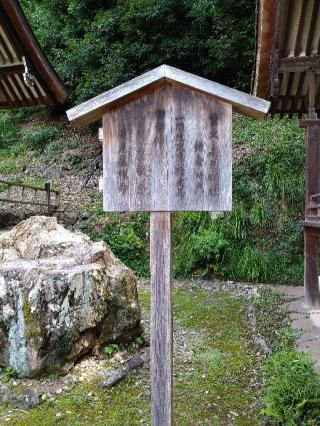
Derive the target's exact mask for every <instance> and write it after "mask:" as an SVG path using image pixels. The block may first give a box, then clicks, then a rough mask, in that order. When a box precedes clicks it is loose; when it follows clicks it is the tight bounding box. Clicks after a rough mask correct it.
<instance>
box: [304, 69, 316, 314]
mask: <svg viewBox="0 0 320 426" xmlns="http://www.w3.org/2000/svg"><path fill="white" fill-rule="evenodd" d="M315 93H316V76H315V71H314V70H311V71H309V117H308V119H306V120H301V121H300V126H301V127H305V128H306V136H307V147H306V164H305V180H306V185H305V224H306V225H305V229H304V292H305V304H306V305H307V306H310V307H314V308H317V307H320V291H319V278H318V236H317V234H316V232H315V229H313V227H312V222H314V221H317V222H318V221H319V219H320V217H319V215H318V211H319V210H318V207H319V201H317V198H313V197H317V194H319V193H320V120H318V119H317V114H316V110H315Z"/></svg>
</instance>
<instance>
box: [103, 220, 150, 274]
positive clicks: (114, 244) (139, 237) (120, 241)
mask: <svg viewBox="0 0 320 426" xmlns="http://www.w3.org/2000/svg"><path fill="white" fill-rule="evenodd" d="M108 219H109V222H108V223H107V225H106V226H105V229H104V235H103V239H104V241H105V242H106V243H107V244H108V245H109V246H110V248H111V250H112V251H113V252H114V253H115V255H116V256H118V257H119V258H120V259H121V260H122V261H123V262H124V263H125V264H126V265H127V266H129V267H130V268H132V269H133V270H134V271H135V272H136V273H137V274H138V275H139V276H148V275H149V234H148V226H149V215H148V214H146V213H136V214H131V215H121V214H109V215H108Z"/></svg>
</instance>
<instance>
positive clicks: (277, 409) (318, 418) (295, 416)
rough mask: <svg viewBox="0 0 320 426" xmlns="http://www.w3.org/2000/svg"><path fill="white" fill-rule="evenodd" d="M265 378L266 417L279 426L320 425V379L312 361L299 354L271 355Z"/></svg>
mask: <svg viewBox="0 0 320 426" xmlns="http://www.w3.org/2000/svg"><path fill="white" fill-rule="evenodd" d="M263 371H264V374H265V394H264V404H265V405H266V407H267V408H266V409H265V410H263V413H264V414H265V415H267V416H269V417H270V418H271V419H273V420H274V424H277V425H292V426H293V425H318V424H319V423H320V377H319V375H317V374H316V373H315V371H314V366H313V362H312V361H311V359H310V357H309V356H308V355H306V354H304V353H300V352H298V351H295V350H292V351H280V352H277V353H276V354H274V355H271V356H270V357H269V359H268V360H267V362H266V364H265V365H264V367H263Z"/></svg>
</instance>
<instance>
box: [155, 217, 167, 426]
mask: <svg viewBox="0 0 320 426" xmlns="http://www.w3.org/2000/svg"><path fill="white" fill-rule="evenodd" d="M150 269H151V331H150V333H151V339H150V346H151V348H150V349H151V350H150V359H151V403H152V408H151V411H152V413H151V415H152V425H153V426H171V424H172V290H171V214H170V212H154V213H150Z"/></svg>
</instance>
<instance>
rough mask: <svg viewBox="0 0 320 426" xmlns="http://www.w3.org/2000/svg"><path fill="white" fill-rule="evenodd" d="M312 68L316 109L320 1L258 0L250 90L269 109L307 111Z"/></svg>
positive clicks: (319, 87) (319, 72)
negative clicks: (314, 77)
mask: <svg viewBox="0 0 320 426" xmlns="http://www.w3.org/2000/svg"><path fill="white" fill-rule="evenodd" d="M309 70H315V71H316V73H317V75H316V110H317V112H320V1H319V0H259V1H258V15H257V52H256V68H255V78H254V89H253V93H254V94H255V95H256V96H259V97H262V98H264V99H268V100H271V109H270V111H271V113H273V114H281V115H284V114H289V115H292V114H295V113H296V114H298V115H300V116H301V115H302V114H303V113H306V112H307V111H308V71H309Z"/></svg>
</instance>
